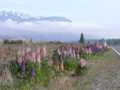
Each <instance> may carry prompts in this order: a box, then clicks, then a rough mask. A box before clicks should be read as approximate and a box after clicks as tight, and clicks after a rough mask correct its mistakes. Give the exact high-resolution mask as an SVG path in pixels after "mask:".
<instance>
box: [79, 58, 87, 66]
mask: <svg viewBox="0 0 120 90" xmlns="http://www.w3.org/2000/svg"><path fill="white" fill-rule="evenodd" d="M86 65H87V62H86V60H85V59H80V66H81V68H83V67H85V66H86Z"/></svg>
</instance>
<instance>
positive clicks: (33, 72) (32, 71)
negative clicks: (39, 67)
mask: <svg viewBox="0 0 120 90" xmlns="http://www.w3.org/2000/svg"><path fill="white" fill-rule="evenodd" d="M34 77H35V68H34V67H32V69H31V78H34Z"/></svg>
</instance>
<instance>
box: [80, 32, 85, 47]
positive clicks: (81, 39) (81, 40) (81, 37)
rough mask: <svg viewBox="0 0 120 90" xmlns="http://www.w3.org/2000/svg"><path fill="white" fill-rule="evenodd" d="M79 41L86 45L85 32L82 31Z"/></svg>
mask: <svg viewBox="0 0 120 90" xmlns="http://www.w3.org/2000/svg"><path fill="white" fill-rule="evenodd" d="M79 43H80V44H82V45H84V43H85V40H84V34H83V33H81V35H80V41H79Z"/></svg>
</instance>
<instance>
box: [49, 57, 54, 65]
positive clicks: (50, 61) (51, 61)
mask: <svg viewBox="0 0 120 90" xmlns="http://www.w3.org/2000/svg"><path fill="white" fill-rule="evenodd" d="M48 65H49V66H52V65H53V60H52V59H51V58H49V60H48Z"/></svg>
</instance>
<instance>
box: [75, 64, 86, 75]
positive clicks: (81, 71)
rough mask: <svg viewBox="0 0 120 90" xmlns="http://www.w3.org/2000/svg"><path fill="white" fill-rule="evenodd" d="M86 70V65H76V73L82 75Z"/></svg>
mask: <svg viewBox="0 0 120 90" xmlns="http://www.w3.org/2000/svg"><path fill="white" fill-rule="evenodd" d="M86 71H87V67H81V66H80V65H78V66H77V68H76V70H75V74H76V75H84V74H85V73H86Z"/></svg>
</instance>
